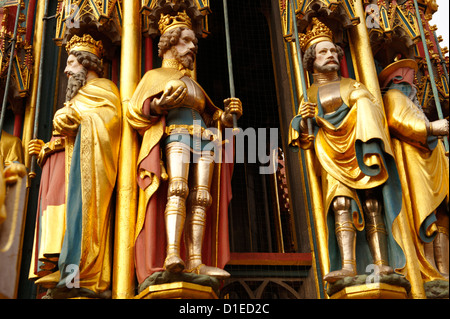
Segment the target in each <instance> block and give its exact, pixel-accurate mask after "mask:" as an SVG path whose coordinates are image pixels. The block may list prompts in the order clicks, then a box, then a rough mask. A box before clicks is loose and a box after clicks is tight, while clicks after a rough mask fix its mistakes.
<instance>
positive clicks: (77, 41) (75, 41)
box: [66, 34, 103, 58]
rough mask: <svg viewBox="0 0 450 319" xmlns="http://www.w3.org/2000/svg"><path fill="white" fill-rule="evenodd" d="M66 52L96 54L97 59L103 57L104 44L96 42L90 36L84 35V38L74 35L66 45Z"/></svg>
mask: <svg viewBox="0 0 450 319" xmlns="http://www.w3.org/2000/svg"><path fill="white" fill-rule="evenodd" d="M66 51H67V53H70V52H71V51H86V52H90V53H93V54H95V55H96V56H97V57H99V58H101V57H102V52H103V44H102V41H95V40H94V38H92V37H91V36H90V35H89V34H84V35H83V37H81V38H80V37H79V36H77V35H74V36H73V37H72V38H71V39H70V41H69V42H67V44H66Z"/></svg>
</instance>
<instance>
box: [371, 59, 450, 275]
mask: <svg viewBox="0 0 450 319" xmlns="http://www.w3.org/2000/svg"><path fill="white" fill-rule="evenodd" d="M417 70H418V65H417V63H416V61H414V60H411V59H401V60H398V61H395V62H393V63H391V64H390V65H388V66H387V67H386V68H384V70H383V71H382V72H381V73H380V74H379V81H380V87H381V88H382V92H384V96H383V101H384V108H385V112H386V118H387V121H388V124H389V130H390V133H391V138H392V147H393V150H394V154H395V159H396V162H397V167H398V171H399V174H400V180H401V183H402V188H403V190H404V192H405V195H406V194H407V199H405V203H407V205H406V212H407V215H408V219H409V221H410V222H409V224H410V231H411V233H412V234H413V241H414V246H415V248H416V254H417V256H418V260H419V262H420V270H421V273H422V278H423V279H424V281H425V282H429V281H434V280H442V279H444V278H445V279H447V280H448V273H449V269H448V267H449V261H448V242H449V240H448V229H449V226H448V224H449V211H448V200H449V193H448V189H449V165H448V157H447V156H446V155H445V150H444V146H443V143H442V142H441V141H439V139H438V137H439V136H444V135H448V132H449V127H448V120H446V119H444V120H437V121H429V120H428V118H427V117H426V115H425V113H424V112H423V110H422V106H421V105H420V103H419V101H418V99H417V88H416V86H415V84H414V83H415V76H416V74H417Z"/></svg>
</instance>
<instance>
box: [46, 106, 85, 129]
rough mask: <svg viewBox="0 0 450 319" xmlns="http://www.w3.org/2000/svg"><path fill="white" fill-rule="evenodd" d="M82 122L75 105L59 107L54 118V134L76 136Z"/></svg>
mask: <svg viewBox="0 0 450 319" xmlns="http://www.w3.org/2000/svg"><path fill="white" fill-rule="evenodd" d="M80 123H81V116H80V114H79V113H78V111H77V110H75V109H74V108H73V107H70V106H65V107H63V108H61V109H59V110H58V111H57V112H56V113H55V116H54V118H53V130H54V135H64V136H76V135H77V132H78V127H79V126H80Z"/></svg>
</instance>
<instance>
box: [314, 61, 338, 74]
mask: <svg viewBox="0 0 450 319" xmlns="http://www.w3.org/2000/svg"><path fill="white" fill-rule="evenodd" d="M327 62H330V61H327ZM335 62H336V61H335ZM314 69H315V70H316V71H317V72H319V73H329V72H337V71H339V69H340V66H339V63H337V64H334V63H326V64H324V65H319V64H317V63H315V62H314Z"/></svg>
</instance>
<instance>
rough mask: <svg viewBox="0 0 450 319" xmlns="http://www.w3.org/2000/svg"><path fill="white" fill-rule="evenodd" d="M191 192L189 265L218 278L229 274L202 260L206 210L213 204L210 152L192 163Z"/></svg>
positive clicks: (187, 218)
mask: <svg viewBox="0 0 450 319" xmlns="http://www.w3.org/2000/svg"><path fill="white" fill-rule="evenodd" d="M192 172H193V175H192V176H191V182H192V183H193V184H191V192H190V194H189V197H188V200H187V202H188V210H187V217H186V227H185V243H186V245H187V254H188V255H187V265H186V268H187V269H188V271H190V272H194V273H197V274H204V275H209V276H213V277H218V278H225V277H228V276H229V274H228V273H227V272H226V271H224V270H222V269H219V268H215V267H209V266H206V265H204V264H203V262H202V247H203V237H204V234H205V227H206V211H207V209H208V208H209V207H210V206H211V204H212V197H211V194H210V186H211V181H212V176H213V172H214V158H213V156H211V155H210V154H209V152H208V154H206V155H202V156H201V157H200V158H199V161H198V163H194V164H192Z"/></svg>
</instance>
